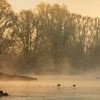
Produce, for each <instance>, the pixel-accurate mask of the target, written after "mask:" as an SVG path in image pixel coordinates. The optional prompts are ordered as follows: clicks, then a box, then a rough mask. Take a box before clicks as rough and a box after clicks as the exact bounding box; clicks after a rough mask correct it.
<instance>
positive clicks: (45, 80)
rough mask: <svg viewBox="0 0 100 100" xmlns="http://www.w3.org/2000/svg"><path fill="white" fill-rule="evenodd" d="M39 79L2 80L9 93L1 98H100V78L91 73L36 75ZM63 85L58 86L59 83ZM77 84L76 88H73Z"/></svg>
mask: <svg viewBox="0 0 100 100" xmlns="http://www.w3.org/2000/svg"><path fill="white" fill-rule="evenodd" d="M35 77H37V78H38V80H37V81H31V82H29V81H24V82H23V81H20V82H19V81H15V82H14V81H12V82H11V81H7V82H3V81H2V82H0V89H2V90H4V91H6V92H8V93H9V95H10V96H8V97H0V99H1V100H100V95H99V94H100V79H96V78H95V77H91V76H89V75H84V76H83V75H76V76H73V75H72V76H71V75H70V76H58V75H56V76H35ZM58 83H60V84H61V87H60V88H58V87H57V84H58ZM73 84H76V88H73V86H72V85H73Z"/></svg>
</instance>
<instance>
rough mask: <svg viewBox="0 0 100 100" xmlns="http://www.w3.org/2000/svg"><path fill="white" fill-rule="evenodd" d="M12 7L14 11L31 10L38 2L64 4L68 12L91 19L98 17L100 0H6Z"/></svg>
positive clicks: (99, 14)
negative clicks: (90, 17)
mask: <svg viewBox="0 0 100 100" xmlns="http://www.w3.org/2000/svg"><path fill="white" fill-rule="evenodd" d="M8 1H9V2H10V4H11V5H12V8H13V9H14V10H16V11H20V10H21V9H30V8H31V9H32V8H34V7H35V6H36V5H37V4H38V3H39V2H41V1H43V2H50V3H59V4H66V5H67V6H68V9H69V11H71V12H74V13H78V14H82V15H85V16H87V15H89V16H92V17H96V16H97V17H99V16H100V0H8Z"/></svg>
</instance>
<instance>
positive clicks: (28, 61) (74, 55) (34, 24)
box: [0, 0, 100, 73]
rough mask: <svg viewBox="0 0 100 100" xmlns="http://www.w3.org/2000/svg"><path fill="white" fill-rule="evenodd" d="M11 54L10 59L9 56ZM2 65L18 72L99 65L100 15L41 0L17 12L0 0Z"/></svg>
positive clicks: (86, 68) (0, 65)
mask: <svg viewBox="0 0 100 100" xmlns="http://www.w3.org/2000/svg"><path fill="white" fill-rule="evenodd" d="M9 58H10V59H9ZM0 60H1V61H0V67H1V69H3V70H4V69H7V70H8V69H9V70H12V71H15V72H19V73H27V72H32V73H40V72H42V71H44V72H56V73H60V72H63V71H65V72H66V73H67V72H68V70H69V69H71V70H70V72H79V71H87V70H90V69H94V68H97V67H98V66H99V65H100V61H99V60H100V18H92V17H89V16H82V15H78V14H75V13H70V11H68V9H67V6H66V5H59V4H45V3H40V4H39V5H37V7H36V8H35V9H33V10H22V11H21V12H20V13H15V12H14V11H13V10H12V9H11V6H10V4H9V3H7V2H6V1H5V0H0Z"/></svg>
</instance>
